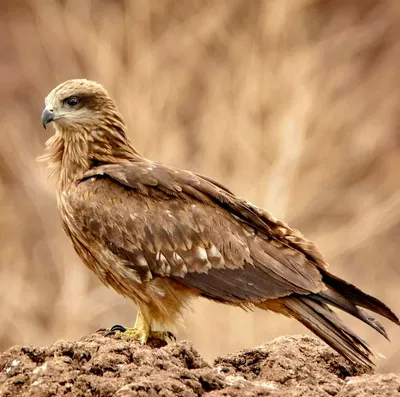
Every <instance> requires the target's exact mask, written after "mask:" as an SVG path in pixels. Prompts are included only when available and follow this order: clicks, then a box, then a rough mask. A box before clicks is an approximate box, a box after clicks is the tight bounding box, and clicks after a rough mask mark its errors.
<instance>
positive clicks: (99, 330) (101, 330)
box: [96, 328, 107, 333]
mask: <svg viewBox="0 0 400 397" xmlns="http://www.w3.org/2000/svg"><path fill="white" fill-rule="evenodd" d="M104 331H107V328H99V329H98V330H97V331H96V333H97V332H104Z"/></svg>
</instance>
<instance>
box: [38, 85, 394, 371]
mask: <svg viewBox="0 0 400 397" xmlns="http://www.w3.org/2000/svg"><path fill="white" fill-rule="evenodd" d="M42 121H43V125H44V126H46V124H47V123H49V122H51V121H52V122H53V124H54V125H55V129H56V134H55V135H54V136H53V137H52V138H50V139H49V140H48V142H47V143H46V146H47V148H46V152H45V155H44V156H43V157H42V159H44V160H47V161H48V162H49V165H50V167H51V169H52V172H53V173H55V175H56V177H57V199H58V207H59V210H60V213H61V218H62V223H63V227H64V230H65V232H66V233H67V235H68V236H69V237H70V239H71V241H72V243H73V245H74V247H75V249H76V251H77V253H78V254H79V256H80V257H81V259H82V260H83V262H84V263H85V264H86V265H87V266H88V267H89V269H90V270H92V271H93V272H94V273H95V274H96V275H97V276H98V277H99V279H100V280H101V281H102V282H103V283H104V284H105V285H107V286H111V287H113V288H114V289H115V290H116V291H117V292H119V293H121V294H123V295H124V296H126V297H128V298H130V299H132V300H133V301H134V302H135V303H136V305H137V306H138V309H139V314H138V318H137V320H136V324H135V329H134V330H133V335H135V336H137V337H139V338H140V339H141V340H142V342H146V341H147V339H148V338H149V337H150V336H152V335H153V334H155V335H164V334H162V333H158V334H157V332H156V331H167V330H170V329H173V326H174V324H175V323H176V321H177V319H178V318H179V316H180V314H181V312H182V309H183V308H184V307H185V305H186V304H187V303H188V301H189V300H190V299H191V298H193V297H197V296H202V297H205V298H208V299H211V300H213V301H217V302H221V303H224V304H230V305H237V306H241V307H243V308H252V307H259V308H261V309H265V310H271V311H274V312H277V313H281V314H283V315H285V316H289V317H294V318H296V319H297V320H298V321H300V322H302V323H303V324H304V325H305V326H306V327H308V328H309V329H310V330H311V331H313V332H314V333H315V334H317V335H318V336H319V337H321V338H322V339H323V340H324V341H326V342H327V343H328V344H329V345H330V346H332V347H333V348H334V349H336V350H337V351H338V352H339V353H341V354H342V355H344V356H345V357H347V358H348V359H349V360H351V361H352V362H357V363H362V364H364V365H367V366H370V365H371V364H372V362H371V360H370V356H371V354H372V353H371V350H370V348H369V347H368V345H367V344H366V343H365V342H364V341H363V340H361V339H360V338H359V337H358V336H357V335H356V334H354V333H353V332H352V331H351V330H350V329H349V328H347V327H346V326H345V325H344V324H343V323H342V322H341V320H340V319H339V317H338V316H337V315H336V314H335V313H334V312H333V311H332V310H331V309H330V306H335V307H337V308H339V309H342V310H344V311H345V312H348V313H350V314H352V315H353V316H355V317H357V318H359V319H360V320H362V321H364V322H365V323H367V324H369V325H370V326H371V327H373V328H374V329H376V330H377V331H378V332H379V333H381V334H382V335H384V336H385V337H387V335H386V332H385V330H384V328H383V327H382V325H380V324H379V323H378V321H376V320H375V319H373V318H372V317H371V316H370V315H368V314H367V313H366V312H365V311H364V310H363V309H362V308H365V309H369V310H371V311H373V312H375V313H378V314H380V315H382V316H384V317H386V318H388V319H389V320H391V321H393V322H395V323H396V324H399V320H398V318H397V317H396V315H395V314H393V313H392V311H391V310H390V309H389V308H388V307H387V306H385V305H384V304H383V303H382V302H380V301H379V300H378V299H376V298H374V297H372V296H370V295H367V294H365V293H364V292H362V291H361V290H359V289H358V288H356V287H355V286H353V285H351V284H349V283H347V282H346V281H344V280H341V279H339V278H337V277H335V276H333V275H332V274H331V273H329V272H328V271H327V264H326V262H325V260H324V258H323V256H322V255H321V253H320V252H319V251H318V249H317V248H316V247H315V245H314V244H313V243H312V242H310V241H308V240H307V239H305V238H304V237H303V235H302V234H301V233H299V232H298V231H297V230H294V229H292V228H290V227H289V226H287V225H286V224H285V223H283V222H281V221H279V220H277V219H276V218H274V216H273V215H271V214H270V213H269V212H268V211H266V210H263V209H261V208H258V207H256V206H255V205H253V204H251V203H249V202H248V201H246V200H244V199H241V198H239V197H237V196H235V195H234V194H233V193H231V192H230V191H229V190H228V189H226V188H225V187H223V186H222V185H220V184H219V183H217V182H214V181H212V180H211V179H209V178H207V177H204V176H202V175H199V174H196V173H193V172H189V171H184V170H180V169H176V168H173V167H170V166H167V165H164V164H160V163H155V162H152V161H150V160H147V159H146V158H144V157H143V156H141V155H140V154H139V153H138V152H137V151H136V150H135V149H134V148H133V146H132V145H131V143H130V142H129V140H128V138H127V134H126V127H125V124H124V121H123V118H122V116H121V114H120V113H119V112H118V110H117V108H116V105H115V103H114V101H113V100H112V99H110V97H109V96H108V94H107V92H106V91H105V90H104V88H103V87H102V86H101V85H99V84H97V83H95V82H92V81H88V80H69V81H66V82H64V83H62V84H61V85H59V86H58V87H56V88H55V89H54V90H53V91H51V92H50V94H49V95H48V96H47V98H46V108H45V110H44V112H43V115H42Z"/></svg>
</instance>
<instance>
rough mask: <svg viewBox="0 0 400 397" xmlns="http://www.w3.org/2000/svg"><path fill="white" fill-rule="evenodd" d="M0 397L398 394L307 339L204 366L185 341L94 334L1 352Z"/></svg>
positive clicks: (393, 385) (396, 387)
mask: <svg viewBox="0 0 400 397" xmlns="http://www.w3.org/2000/svg"><path fill="white" fill-rule="evenodd" d="M0 396H1V397H11V396H33V397H36V396H37V397H39V396H40V397H42V396H43V397H45V396H46V397H50V396H80V397H84V396H85V397H86V396H87V397H89V396H98V397H106V396H120V397H131V396H132V397H133V396H135V397H136V396H137V397H144V396H162V397H173V396H178V397H179V396H181V397H191V396H208V397H217V396H244V397H253V396H254V397H255V396H287V397H289V396H307V397H314V396H337V397H344V396H346V397H367V396H400V377H399V376H398V375H393V374H386V375H374V374H371V373H369V374H368V373H366V371H365V370H364V369H362V368H360V367H353V366H351V365H350V364H349V363H348V362H346V361H345V360H344V359H343V358H342V357H340V356H339V355H338V354H336V353H335V352H334V351H332V350H331V349H330V348H328V347H327V346H326V345H325V344H324V343H323V342H321V341H320V340H318V339H316V338H313V337H309V336H294V337H281V338H278V339H275V340H274V341H272V342H270V343H267V344H265V345H263V346H259V347H256V348H253V349H249V350H244V351H241V352H238V353H233V354H230V355H227V356H224V357H220V358H217V359H216V360H215V362H214V364H213V365H212V366H211V365H209V364H208V363H206V362H205V361H204V360H203V359H202V358H201V357H200V356H199V354H198V353H197V352H196V351H195V350H194V349H193V347H192V345H191V344H190V343H189V342H186V341H183V342H179V343H171V344H169V345H167V346H163V347H150V346H140V345H139V344H136V343H132V342H128V341H126V340H123V339H120V338H118V337H116V336H113V337H105V336H104V335H102V334H100V333H97V334H94V335H90V336H87V337H84V338H82V339H81V340H80V341H78V342H66V341H59V342H56V343H55V344H54V345H52V346H49V347H32V346H28V347H20V346H14V347H12V348H11V349H9V350H7V351H6V352H4V353H1V354H0Z"/></svg>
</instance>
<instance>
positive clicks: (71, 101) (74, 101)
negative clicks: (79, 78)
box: [64, 96, 80, 107]
mask: <svg viewBox="0 0 400 397" xmlns="http://www.w3.org/2000/svg"><path fill="white" fill-rule="evenodd" d="M64 102H65V103H66V104H67V105H68V106H70V107H75V106H78V105H79V104H80V101H79V98H78V97H76V96H70V97H69V98H67V99H66V100H65V101H64Z"/></svg>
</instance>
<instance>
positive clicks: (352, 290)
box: [321, 270, 400, 332]
mask: <svg viewBox="0 0 400 397" xmlns="http://www.w3.org/2000/svg"><path fill="white" fill-rule="evenodd" d="M321 273H322V281H323V282H324V283H325V284H326V285H327V286H329V287H331V289H333V290H335V291H338V292H339V293H340V295H342V296H343V297H344V298H345V299H346V300H347V301H349V302H351V303H353V304H354V305H356V306H361V307H363V308H364V309H368V310H371V311H372V312H374V313H377V314H380V315H381V316H383V317H386V318H387V319H389V320H391V321H393V322H394V323H395V324H397V325H400V320H399V318H398V317H397V316H396V315H395V314H394V313H393V312H392V311H391V310H390V309H389V308H388V307H387V306H386V305H385V304H384V303H383V302H381V301H380V300H379V299H377V298H374V297H373V296H371V295H368V294H366V293H365V292H363V291H361V290H360V289H359V288H357V287H356V286H354V285H353V284H350V283H348V282H347V281H344V280H342V279H340V278H339V277H336V276H334V275H333V274H331V273H329V272H327V271H326V270H321ZM340 308H341V309H343V310H346V309H344V308H343V307H340ZM346 311H347V310H346ZM350 314H352V313H350ZM356 317H357V316H356ZM363 321H364V320H363ZM367 323H368V322H367ZM378 324H379V323H378ZM370 325H371V324H370ZM371 326H372V325H371ZM372 327H373V328H375V327H374V326H372ZM380 327H381V328H382V326H380ZM375 329H376V328H375ZM378 332H379V331H378Z"/></svg>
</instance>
